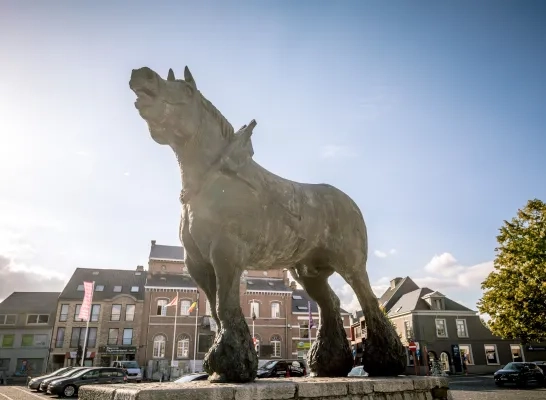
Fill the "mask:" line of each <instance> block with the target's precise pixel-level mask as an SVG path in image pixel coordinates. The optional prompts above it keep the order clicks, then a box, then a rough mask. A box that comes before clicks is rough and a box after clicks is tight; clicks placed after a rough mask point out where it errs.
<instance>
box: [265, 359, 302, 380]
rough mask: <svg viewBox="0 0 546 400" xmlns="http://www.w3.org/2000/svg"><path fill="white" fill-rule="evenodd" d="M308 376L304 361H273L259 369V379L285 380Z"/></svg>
mask: <svg viewBox="0 0 546 400" xmlns="http://www.w3.org/2000/svg"><path fill="white" fill-rule="evenodd" d="M306 375H307V366H306V365H305V361H303V360H271V361H268V362H266V363H265V364H264V365H262V366H261V367H260V368H258V375H257V376H258V378H281V377H283V378H285V377H301V376H306Z"/></svg>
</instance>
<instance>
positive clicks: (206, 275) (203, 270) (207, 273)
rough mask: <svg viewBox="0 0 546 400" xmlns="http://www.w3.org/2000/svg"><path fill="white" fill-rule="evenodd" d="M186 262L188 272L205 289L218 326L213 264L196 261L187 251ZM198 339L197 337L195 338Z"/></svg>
mask: <svg viewBox="0 0 546 400" xmlns="http://www.w3.org/2000/svg"><path fill="white" fill-rule="evenodd" d="M184 264H185V265H186V267H187V268H188V272H189V273H190V276H191V277H192V279H193V280H194V281H195V283H197V285H198V286H199V287H200V288H201V289H203V292H205V295H206V296H207V299H208V301H209V303H210V313H211V314H212V315H211V317H212V318H213V319H214V321H215V322H216V326H220V320H219V319H218V314H217V313H216V275H215V273H214V268H213V267H212V265H210V264H209V263H207V262H205V261H200V262H196V261H194V260H193V259H192V258H191V257H190V256H189V255H188V253H187V252H186V255H185V259H184ZM195 339H196V340H197V338H195Z"/></svg>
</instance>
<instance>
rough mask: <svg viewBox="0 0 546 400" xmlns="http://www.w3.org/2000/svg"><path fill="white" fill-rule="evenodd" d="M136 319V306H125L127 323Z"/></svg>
mask: <svg viewBox="0 0 546 400" xmlns="http://www.w3.org/2000/svg"><path fill="white" fill-rule="evenodd" d="M134 319H135V305H134V304H127V305H126V306H125V321H134Z"/></svg>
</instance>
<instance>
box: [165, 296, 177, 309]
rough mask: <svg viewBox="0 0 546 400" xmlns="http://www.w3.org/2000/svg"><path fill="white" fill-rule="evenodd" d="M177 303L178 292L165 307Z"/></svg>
mask: <svg viewBox="0 0 546 400" xmlns="http://www.w3.org/2000/svg"><path fill="white" fill-rule="evenodd" d="M176 303H178V293H177V294H176V297H175V298H174V299H172V301H171V302H170V303H169V304H167V305H166V306H165V307H170V306H174V305H175V304H176Z"/></svg>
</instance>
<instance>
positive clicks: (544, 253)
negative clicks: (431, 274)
mask: <svg viewBox="0 0 546 400" xmlns="http://www.w3.org/2000/svg"><path fill="white" fill-rule="evenodd" d="M497 242H498V247H497V248H496V249H495V251H496V253H497V254H496V258H495V263H494V266H495V270H494V271H493V272H491V273H490V274H489V276H488V277H487V278H486V279H485V281H484V282H483V283H482V289H483V290H484V293H483V297H482V299H481V300H480V301H479V303H478V309H479V310H480V312H481V313H485V314H488V315H489V316H490V317H491V320H490V321H489V322H487V325H488V327H489V328H490V329H491V331H492V332H493V333H494V334H495V335H498V336H500V337H503V338H506V339H519V340H520V342H521V343H522V344H528V343H530V342H537V341H541V340H544V339H546V204H545V203H544V202H542V201H540V200H538V199H534V200H529V201H528V202H527V204H526V206H525V207H524V208H523V209H520V210H518V213H517V216H516V217H515V218H513V219H512V220H511V221H510V222H508V221H504V225H503V226H502V227H501V228H500V234H499V235H498V236H497Z"/></svg>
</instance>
